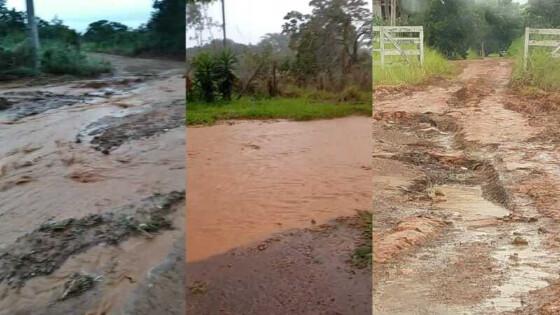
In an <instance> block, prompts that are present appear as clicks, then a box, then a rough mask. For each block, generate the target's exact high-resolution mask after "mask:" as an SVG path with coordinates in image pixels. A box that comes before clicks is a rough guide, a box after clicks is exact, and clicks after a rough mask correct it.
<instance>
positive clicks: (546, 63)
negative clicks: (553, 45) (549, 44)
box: [508, 38, 560, 91]
mask: <svg viewBox="0 0 560 315" xmlns="http://www.w3.org/2000/svg"><path fill="white" fill-rule="evenodd" d="M523 43H524V40H523V38H519V39H517V40H516V41H515V42H514V43H513V44H512V46H511V47H510V49H509V51H508V54H510V55H512V56H514V57H515V66H514V71H513V78H512V82H513V85H514V86H515V87H518V88H538V89H542V90H545V91H560V59H559V58H554V57H552V55H551V54H550V49H544V48H532V49H531V51H530V54H529V60H528V62H527V70H526V71H525V70H524V69H523V45H524V44H523Z"/></svg>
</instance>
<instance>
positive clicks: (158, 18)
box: [146, 0, 186, 58]
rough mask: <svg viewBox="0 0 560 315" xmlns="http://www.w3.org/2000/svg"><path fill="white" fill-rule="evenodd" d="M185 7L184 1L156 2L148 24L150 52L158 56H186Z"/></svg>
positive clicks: (168, 0)
mask: <svg viewBox="0 0 560 315" xmlns="http://www.w3.org/2000/svg"><path fill="white" fill-rule="evenodd" d="M185 6H186V3H185V1H184V0H155V1H154V5H153V7H154V9H155V11H154V13H153V14H152V18H151V19H150V21H149V22H148V25H147V31H148V34H149V39H150V42H148V45H147V46H146V49H147V50H148V51H151V52H154V53H158V54H164V55H165V54H177V55H179V56H181V57H182V58H184V54H185Z"/></svg>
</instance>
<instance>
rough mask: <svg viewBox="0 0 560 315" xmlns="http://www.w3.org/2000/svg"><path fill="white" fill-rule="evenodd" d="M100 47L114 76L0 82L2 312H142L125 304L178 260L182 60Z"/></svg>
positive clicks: (173, 288)
mask: <svg viewBox="0 0 560 315" xmlns="http://www.w3.org/2000/svg"><path fill="white" fill-rule="evenodd" d="M103 58H106V59H108V60H109V61H111V62H112V63H113V65H114V66H115V73H114V74H113V75H112V76H107V77H104V78H100V79H96V80H80V81H66V82H58V83H56V82H55V83H51V84H49V83H46V84H44V85H35V86H23V87H17V86H14V85H13V84H11V85H10V86H7V85H6V86H4V87H3V86H0V100H1V101H2V102H3V104H4V106H3V110H0V113H1V114H0V143H2V146H1V147H0V200H2V203H1V204H0V231H1V233H0V234H1V237H0V265H2V266H4V268H3V270H12V271H11V272H10V273H9V274H3V275H2V276H0V287H1V288H0V290H1V293H0V305H1V307H0V309H1V311H0V314H14V313H16V312H21V314H26V313H33V314H54V313H57V314H62V313H68V312H70V311H73V312H81V313H84V314H85V313H87V312H89V313H91V314H101V313H103V314H116V313H118V314H123V313H134V314H142V312H143V313H145V314H148V313H149V309H150V308H149V307H148V306H146V309H144V310H141V311H140V310H138V309H135V310H134V311H131V310H132V309H134V307H133V306H130V305H128V304H127V303H128V302H130V301H133V300H137V297H138V294H146V292H145V291H146V290H145V289H142V288H143V287H144V286H148V285H149V283H156V282H158V278H157V275H154V274H151V273H150V272H149V271H150V270H152V269H153V268H154V267H157V266H159V265H161V266H164V265H165V266H174V267H173V268H178V267H177V265H176V264H175V265H174V264H172V263H170V262H168V261H170V260H173V259H175V258H173V257H175V255H176V253H183V248H182V246H180V243H181V241H180V240H181V238H182V235H183V233H182V230H183V226H184V225H183V224H182V222H183V217H184V216H183V210H184V209H183V207H184V198H183V194H184V189H185V179H184V178H185V162H184V161H185V128H184V127H183V124H182V122H183V121H184V80H183V78H182V71H183V70H182V68H183V67H184V65H183V63H180V62H165V61H157V60H145V59H132V58H124V57H113V56H109V55H103ZM162 198H163V199H162ZM167 198H171V199H169V200H170V201H169V202H168V201H160V200H168V199H167ZM161 202H163V203H161ZM174 244H175V245H174ZM146 251H149V252H150V253H151V255H150V257H149V259H144V258H141V257H143V254H142V253H145V252H146ZM48 253H53V254H48ZM24 266H29V268H31V269H29V270H26V269H25V268H27V267H25V268H24ZM31 266H32V267H31ZM179 267H180V268H179V269H177V270H171V271H170V272H174V273H175V274H176V276H177V277H179V278H181V277H182V275H181V274H182V271H181V270H182V269H181V268H182V266H179ZM161 273H162V274H166V273H168V271H164V270H161ZM73 279H74V280H73ZM92 279H94V280H93V281H91V280H92ZM181 284H182V281H177V282H174V283H170V285H168V286H167V287H166V286H163V287H162V286H158V290H157V291H158V292H168V294H166V295H167V296H168V297H169V299H171V297H172V296H175V297H176V298H177V299H181V297H182V296H184V295H182V294H181V293H178V294H175V295H174V294H171V293H170V292H179V291H181V289H182V285H181ZM136 290H140V291H141V290H143V291H142V292H143V293H138V294H137V293H135V292H137V291H136ZM166 290H167V291H166ZM140 291H138V292H140ZM158 292H152V294H156V295H157V294H158ZM160 295H161V294H160ZM115 297H119V298H118V299H115ZM86 301H87V302H86ZM168 302H172V303H174V302H175V301H171V300H169V301H168ZM175 305H176V306H177V307H176V309H175V310H174V311H175V312H176V313H178V314H180V313H181V310H180V305H181V304H180V303H176V304H175Z"/></svg>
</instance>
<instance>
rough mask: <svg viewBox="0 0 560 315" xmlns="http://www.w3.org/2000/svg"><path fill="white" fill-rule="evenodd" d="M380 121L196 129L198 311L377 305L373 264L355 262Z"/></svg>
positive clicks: (192, 291)
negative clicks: (359, 214) (373, 131)
mask: <svg viewBox="0 0 560 315" xmlns="http://www.w3.org/2000/svg"><path fill="white" fill-rule="evenodd" d="M370 128H371V126H370V119H369V118H367V117H347V118H340V119H333V120H319V121H309V122H294V121H231V122H223V123H220V124H217V125H215V126H211V127H192V128H191V127H189V128H188V131H187V147H188V150H187V152H188V159H187V167H188V170H189V171H188V174H187V178H188V180H187V187H188V190H187V262H188V264H187V287H188V290H187V313H188V314H279V315H280V314H360V315H361V314H364V315H365V314H371V293H370V292H371V281H370V275H371V269H370V268H369V267H368V266H361V267H356V266H355V264H353V263H352V256H353V253H354V252H355V250H356V248H358V247H360V246H361V245H362V243H364V242H366V241H367V240H366V239H365V238H367V236H364V235H363V234H364V231H368V229H367V227H364V221H361V220H360V218H359V217H357V216H356V214H357V210H362V211H364V210H369V209H368V208H369V204H370V201H371V192H370V190H369V187H370V185H371V173H370V172H371V168H370V160H371V159H370V155H371V151H370V147H371V146H370V143H371V142H370V141H371V139H370V138H369V133H370V130H371V129H370ZM368 217H369V216H368ZM366 264H367V262H366Z"/></svg>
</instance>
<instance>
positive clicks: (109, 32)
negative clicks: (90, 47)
mask: <svg viewBox="0 0 560 315" xmlns="http://www.w3.org/2000/svg"><path fill="white" fill-rule="evenodd" d="M127 31H128V26H126V25H124V24H122V23H119V22H111V21H107V20H99V21H96V22H93V23H91V24H89V26H88V28H87V30H86V32H85V33H84V35H83V38H84V40H86V41H90V42H99V43H102V42H110V41H113V39H114V38H115V36H116V35H117V34H122V33H124V32H127Z"/></svg>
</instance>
